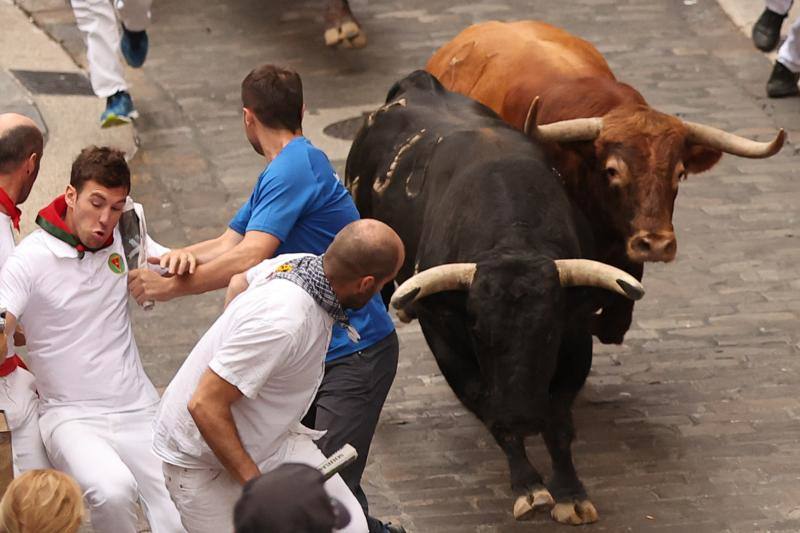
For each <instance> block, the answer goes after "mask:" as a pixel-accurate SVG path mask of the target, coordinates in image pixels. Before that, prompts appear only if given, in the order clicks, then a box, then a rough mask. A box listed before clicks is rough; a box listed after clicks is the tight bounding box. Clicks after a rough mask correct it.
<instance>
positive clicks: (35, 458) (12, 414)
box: [0, 368, 51, 476]
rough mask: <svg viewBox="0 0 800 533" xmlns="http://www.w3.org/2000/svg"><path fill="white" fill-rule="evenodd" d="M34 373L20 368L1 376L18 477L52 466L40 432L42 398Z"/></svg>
mask: <svg viewBox="0 0 800 533" xmlns="http://www.w3.org/2000/svg"><path fill="white" fill-rule="evenodd" d="M34 382H35V380H34V377H33V374H31V373H30V372H28V371H27V370H25V369H23V368H17V369H16V370H14V371H13V372H12V373H11V374H9V375H7V376H5V377H2V378H0V409H2V410H3V411H5V413H6V420H7V421H8V427H9V429H10V430H11V450H12V452H13V454H14V476H17V475H19V474H21V473H22V472H25V471H27V470H34V469H37V468H51V465H50V460H49V459H48V458H47V452H46V451H45V449H44V444H43V443H42V435H41V433H40V432H39V413H38V409H39V398H38V397H37V396H36V386H35V384H34Z"/></svg>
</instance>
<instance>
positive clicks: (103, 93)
mask: <svg viewBox="0 0 800 533" xmlns="http://www.w3.org/2000/svg"><path fill="white" fill-rule="evenodd" d="M71 2H72V11H73V13H74V14H75V20H76V21H77V22H78V29H79V30H81V32H83V36H84V39H85V40H86V59H87V60H88V61H89V78H90V80H91V82H92V89H93V90H94V94H96V95H97V96H100V97H101V98H107V97H109V96H111V95H113V94H115V93H117V92H120V91H127V90H128V85H127V83H125V78H124V70H123V68H122V63H121V62H120V60H119V56H118V55H117V51H118V50H119V39H120V37H119V28H117V17H116V14H115V13H114V7H113V6H112V5H111V2H110V1H109V0H71Z"/></svg>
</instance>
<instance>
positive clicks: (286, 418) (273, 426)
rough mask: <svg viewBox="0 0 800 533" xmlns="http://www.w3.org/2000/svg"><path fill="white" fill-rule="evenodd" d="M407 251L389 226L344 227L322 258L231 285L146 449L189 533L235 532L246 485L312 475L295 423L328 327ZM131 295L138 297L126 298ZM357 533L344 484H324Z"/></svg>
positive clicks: (309, 450)
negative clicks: (286, 467) (292, 466)
mask: <svg viewBox="0 0 800 533" xmlns="http://www.w3.org/2000/svg"><path fill="white" fill-rule="evenodd" d="M403 257H404V251H403V243H402V241H401V240H400V238H399V237H398V236H397V234H396V233H395V232H394V231H393V230H392V229H391V228H389V227H388V226H387V225H385V224H383V223H382V222H379V221H377V220H369V219H367V220H360V221H356V222H352V223H350V224H348V225H347V226H345V227H344V228H343V229H342V230H341V231H340V232H339V233H338V234H337V236H336V237H335V239H334V240H333V242H332V243H331V245H330V246H329V247H328V249H327V251H326V253H325V254H324V255H322V256H315V255H308V254H286V255H281V256H278V257H276V258H273V259H267V260H266V261H264V262H262V263H260V264H259V265H257V266H255V267H253V268H251V269H250V270H248V271H247V272H246V273H243V274H237V275H236V276H234V278H233V279H232V280H231V283H230V286H229V289H228V297H227V299H226V301H227V302H229V304H228V305H227V308H226V309H225V311H224V312H223V313H222V316H220V317H219V319H217V321H216V322H215V323H214V325H213V326H212V327H211V329H209V330H208V332H206V334H205V335H204V336H203V338H202V339H200V341H199V342H198V343H197V346H195V348H194V349H193V350H192V352H191V354H189V357H188V358H187V359H186V361H185V362H184V364H183V366H181V368H180V370H178V373H177V375H176V376H175V378H174V379H173V380H172V382H171V383H170V384H169V386H168V387H167V390H166V391H165V392H164V397H163V398H162V401H161V406H160V408H159V411H158V415H157V416H156V422H155V438H154V443H153V449H154V450H155V452H156V454H157V455H159V456H160V457H161V458H162V459H163V460H164V477H165V478H166V482H167V488H168V489H169V492H170V495H171V496H172V499H173V501H174V502H175V504H176V505H177V507H178V511H179V512H180V514H181V519H182V521H183V525H184V527H186V529H187V531H189V532H190V533H225V532H230V531H232V529H233V507H234V505H235V503H236V500H237V499H238V498H239V496H240V495H241V490H242V489H241V487H242V485H243V484H245V483H246V482H247V481H248V480H250V479H252V478H254V477H256V476H258V475H260V474H261V473H263V472H268V471H270V470H272V469H274V468H276V467H277V466H279V465H280V464H282V463H284V462H296V463H305V464H308V465H310V466H314V467H316V466H319V465H320V464H321V463H323V462H324V461H325V456H324V455H323V454H322V452H320V450H319V448H317V446H316V444H314V442H313V440H314V439H315V438H318V437H319V436H320V435H321V433H320V432H317V431H313V430H310V429H308V428H306V427H304V426H303V425H302V424H301V423H300V420H301V418H302V417H303V415H304V414H305V412H306V410H307V409H308V407H309V406H310V405H311V402H312V401H313V400H314V397H315V395H316V392H317V389H318V387H319V384H320V381H321V380H322V376H323V373H324V371H325V353H326V352H327V348H328V344H329V342H330V338H331V332H332V326H333V324H334V322H339V323H340V324H342V326H344V327H345V328H347V329H348V331H349V332H350V334H351V335H352V336H353V337H357V335H358V334H357V332H356V331H355V330H354V329H353V328H352V326H350V325H349V322H348V319H347V315H346V314H345V313H344V309H345V308H350V309H358V308H360V307H362V306H364V305H365V304H366V303H367V302H368V301H369V300H370V298H371V297H372V296H373V295H375V294H376V293H377V292H378V291H380V289H381V288H382V287H383V285H384V284H385V283H387V282H388V281H390V280H392V279H394V277H395V275H396V274H397V271H398V269H399V268H400V266H401V265H402V263H403ZM134 296H137V295H136V294H134ZM325 489H326V490H327V491H328V492H329V493H330V495H331V496H333V497H335V498H336V499H337V500H339V501H340V502H342V503H343V504H344V505H345V507H346V508H347V510H348V511H349V513H350V515H351V517H352V520H351V522H350V524H349V525H347V526H346V528H345V529H343V530H342V531H346V532H348V533H364V532H366V531H367V522H366V518H365V517H364V512H363V511H362V509H361V506H360V505H359V503H358V500H356V498H355V496H354V495H353V494H352V493H351V492H350V489H348V487H347V485H346V484H345V482H344V481H343V480H342V479H341V478H340V477H339V476H338V475H336V476H334V477H333V478H331V479H330V480H328V481H327V482H326V484H325Z"/></svg>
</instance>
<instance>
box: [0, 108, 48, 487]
mask: <svg viewBox="0 0 800 533" xmlns="http://www.w3.org/2000/svg"><path fill="white" fill-rule="evenodd" d="M43 148H44V140H43V139H42V132H41V131H39V128H38V127H37V126H36V124H35V123H34V122H33V121H32V120H31V119H29V118H28V117H25V116H23V115H17V114H15V113H5V114H2V115H0V267H2V266H3V263H5V262H6V259H8V257H9V256H10V255H11V254H12V252H13V251H14V246H15V241H14V229H16V230H17V231H19V217H20V215H21V212H20V210H19V208H18V207H17V205H18V204H21V203H24V202H25V200H27V198H28V195H29V194H30V192H31V189H32V188H33V183H34V182H35V181H36V176H37V175H38V174H39V164H40V162H41V160H42V150H43ZM12 227H13V229H12ZM8 334H9V335H8V336H10V337H13V336H16V337H17V342H16V344H23V343H24V342H23V341H24V339H23V338H22V336H21V335H20V334H19V333H18V334H16V335H14V332H13V331H12V330H8ZM4 336H5V335H0V343H5V342H6V341H5V339H4ZM0 409H2V410H3V411H5V414H6V422H7V423H8V428H9V429H10V430H11V450H12V453H13V461H14V473H15V475H17V474H20V473H22V472H25V471H26V470H33V469H37V468H50V461H48V459H47V453H46V452H45V450H44V446H43V445H42V437H41V435H40V434H39V398H38V397H37V396H36V384H35V382H34V378H33V374H31V373H30V372H28V370H27V369H26V368H25V364H24V363H23V362H22V359H20V358H19V356H18V355H17V354H15V353H14V352H13V351H9V352H8V357H6V358H5V360H3V361H2V363H1V364H0Z"/></svg>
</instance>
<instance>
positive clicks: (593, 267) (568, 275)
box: [554, 259, 644, 300]
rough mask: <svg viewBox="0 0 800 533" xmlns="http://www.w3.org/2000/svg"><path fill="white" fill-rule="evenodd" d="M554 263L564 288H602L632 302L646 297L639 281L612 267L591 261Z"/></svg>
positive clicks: (567, 260)
mask: <svg viewBox="0 0 800 533" xmlns="http://www.w3.org/2000/svg"><path fill="white" fill-rule="evenodd" d="M554 263H555V264H556V268H557V269H558V277H559V279H560V280H561V286H562V287H576V286H591V287H600V288H603V289H608V290H610V291H613V292H616V293H617V294H620V295H622V296H625V297H626V298H630V299H631V300H639V299H640V298H641V297H642V296H644V287H642V284H641V283H639V280H637V279H636V278H634V277H633V276H631V275H630V274H628V273H627V272H625V271H624V270H620V269H619V268H616V267H613V266H611V265H607V264H605V263H600V262H599V261H591V260H589V259H556V260H555V261H554Z"/></svg>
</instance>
